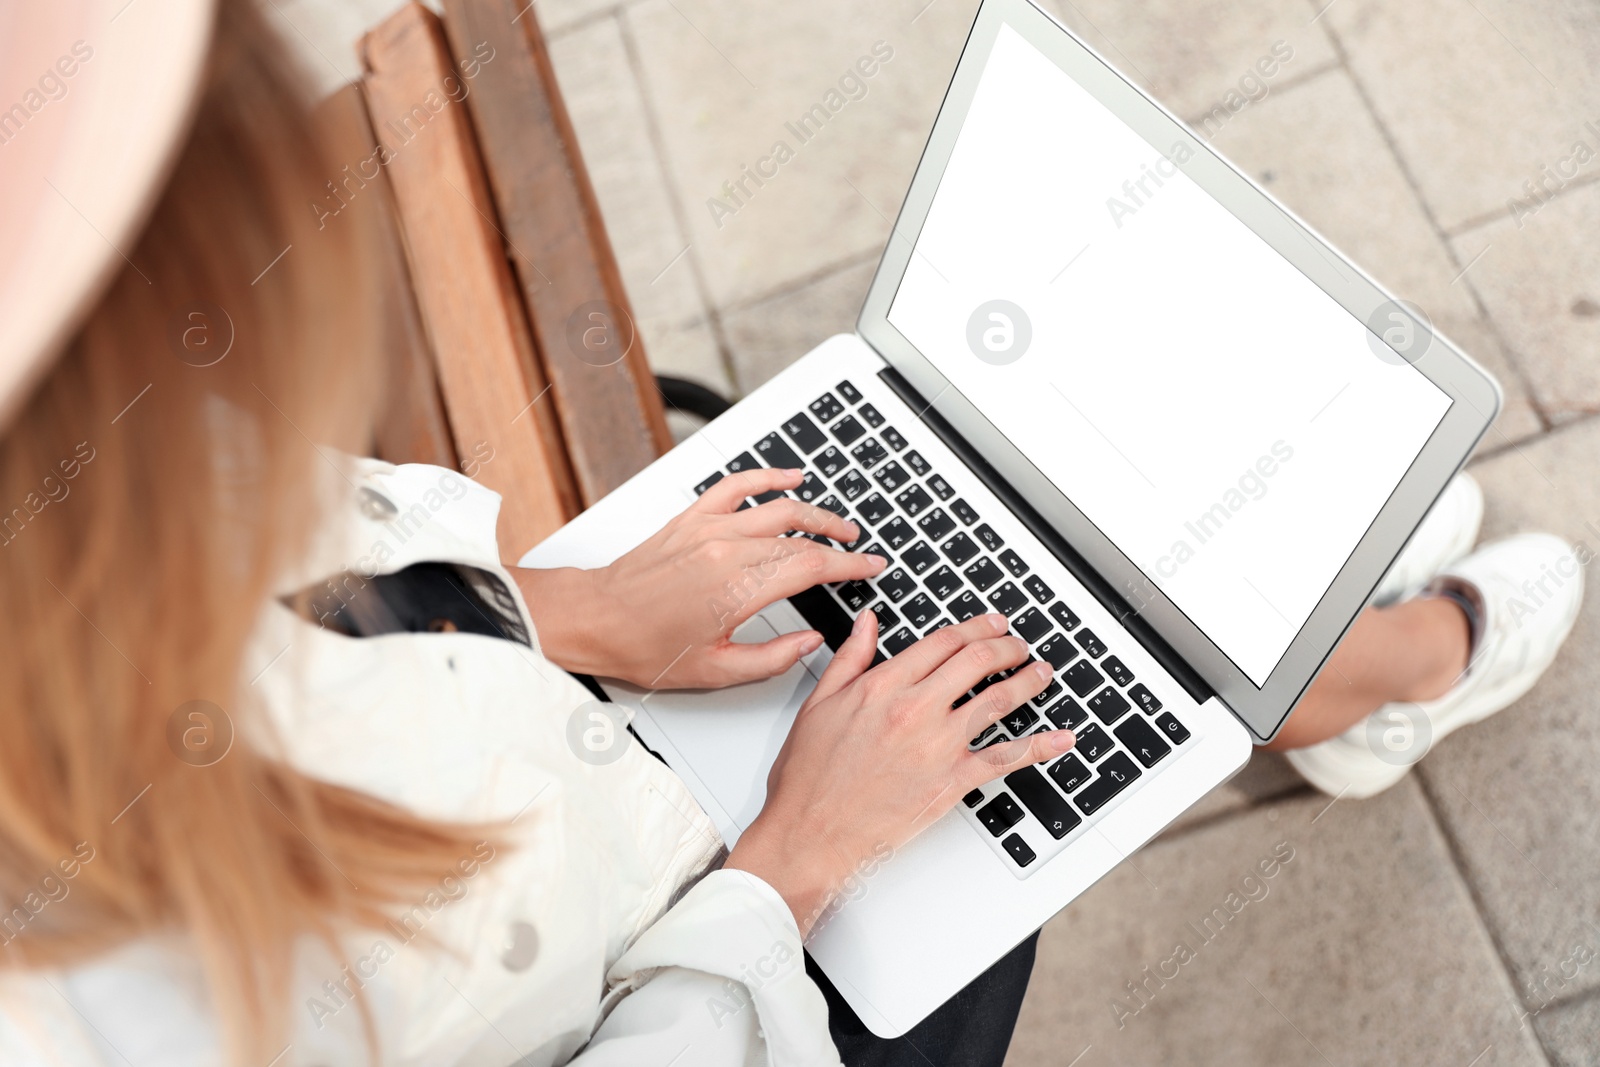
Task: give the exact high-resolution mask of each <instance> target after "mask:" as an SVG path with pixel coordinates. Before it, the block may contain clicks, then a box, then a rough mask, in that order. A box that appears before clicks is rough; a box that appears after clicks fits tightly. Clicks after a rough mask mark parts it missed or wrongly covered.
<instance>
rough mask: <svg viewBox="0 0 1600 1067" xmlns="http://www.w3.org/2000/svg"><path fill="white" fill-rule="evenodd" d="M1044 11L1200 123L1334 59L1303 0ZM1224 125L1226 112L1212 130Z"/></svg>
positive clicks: (1091, 2)
mask: <svg viewBox="0 0 1600 1067" xmlns="http://www.w3.org/2000/svg"><path fill="white" fill-rule="evenodd" d="M1041 6H1043V7H1045V8H1047V9H1048V10H1051V12H1052V14H1055V15H1056V17H1057V18H1059V19H1060V20H1061V21H1062V22H1063V23H1064V24H1065V25H1067V26H1069V27H1071V28H1072V29H1073V30H1074V31H1075V32H1077V33H1078V34H1079V35H1080V36H1082V37H1083V39H1084V40H1085V41H1087V42H1088V43H1089V45H1090V46H1091V47H1092V48H1094V49H1095V50H1096V51H1097V52H1099V53H1100V54H1101V55H1102V56H1104V57H1105V58H1106V59H1107V60H1108V61H1110V62H1111V63H1112V64H1114V65H1115V66H1116V67H1117V68H1118V69H1119V70H1121V71H1122V73H1123V74H1125V75H1127V76H1128V77H1129V78H1132V79H1133V80H1134V81H1136V82H1138V83H1139V85H1140V87H1141V88H1143V89H1144V90H1145V91H1146V92H1149V93H1150V94H1151V95H1152V96H1154V97H1156V98H1157V99H1158V100H1160V101H1161V102H1162V103H1163V104H1166V105H1167V107H1168V108H1170V109H1171V110H1172V111H1173V112H1174V113H1176V114H1177V115H1178V116H1179V117H1181V118H1183V119H1184V120H1185V121H1191V122H1195V123H1196V124H1197V125H1199V120H1200V119H1201V117H1202V116H1206V115H1210V114H1213V109H1215V108H1218V107H1221V108H1224V109H1225V111H1226V113H1227V114H1228V115H1230V116H1231V115H1232V114H1234V105H1235V104H1240V105H1242V106H1245V107H1248V106H1250V105H1249V102H1250V101H1252V100H1256V99H1260V98H1263V97H1265V96H1268V95H1270V94H1271V93H1272V92H1273V91H1274V90H1275V89H1276V88H1277V87H1279V86H1282V85H1286V84H1289V83H1291V82H1293V81H1294V80H1295V79H1297V78H1300V77H1303V76H1305V75H1306V74H1307V73H1309V72H1311V71H1315V70H1318V69H1320V68H1323V67H1326V66H1328V65H1329V64H1330V63H1333V62H1335V60H1336V56H1335V53H1334V50H1333V46H1332V45H1331V43H1330V42H1329V40H1328V37H1327V34H1326V33H1324V32H1323V29H1322V27H1321V26H1318V25H1316V24H1313V23H1312V22H1311V21H1310V17H1311V12H1308V11H1307V10H1306V6H1305V0H1151V2H1147V3H1140V4H1129V3H1124V2H1122V0H1043V2H1042V4H1041ZM1278 42H1281V44H1280V45H1279V51H1278V53H1277V54H1276V55H1274V53H1273V45H1274V44H1275V43H1278ZM1258 63H1261V64H1263V65H1262V66H1261V67H1260V68H1259V69H1258V68H1257V66H1256V64H1258ZM1225 121H1227V120H1226V119H1224V118H1223V115H1222V113H1216V114H1214V116H1213V118H1212V124H1213V125H1214V126H1215V125H1217V124H1219V122H1225Z"/></svg>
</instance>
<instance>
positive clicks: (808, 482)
mask: <svg viewBox="0 0 1600 1067" xmlns="http://www.w3.org/2000/svg"><path fill="white" fill-rule="evenodd" d="M827 491H828V483H827V482H825V481H823V480H822V479H821V478H818V477H817V476H816V475H815V474H812V473H811V472H810V471H806V476H805V478H804V479H803V480H802V481H801V482H800V487H799V488H798V489H796V490H795V491H794V495H795V496H797V497H799V498H800V499H801V500H804V501H805V502H806V503H808V504H810V503H812V502H814V501H816V500H818V499H819V498H821V496H822V494H823V493H826V492H827Z"/></svg>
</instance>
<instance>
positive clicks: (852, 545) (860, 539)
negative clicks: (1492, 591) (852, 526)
mask: <svg viewBox="0 0 1600 1067" xmlns="http://www.w3.org/2000/svg"><path fill="white" fill-rule="evenodd" d="M856 528H857V529H858V530H860V531H861V533H860V534H859V535H858V536H857V537H856V539H855V540H854V541H846V542H845V543H844V546H843V547H844V550H845V551H846V552H854V551H855V550H856V549H858V548H860V547H861V546H862V545H864V544H866V541H867V538H868V537H870V536H872V531H871V530H869V529H868V528H867V527H866V526H863V525H860V524H858V525H857V527H856ZM867 551H869V552H872V551H876V552H877V554H878V555H880V556H882V557H883V558H884V559H888V558H889V553H888V552H886V551H884V550H883V549H881V548H878V547H877V546H876V545H874V546H873V547H872V548H870V549H868V550H867Z"/></svg>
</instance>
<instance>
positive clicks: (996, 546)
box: [957, 501, 1005, 552]
mask: <svg viewBox="0 0 1600 1067" xmlns="http://www.w3.org/2000/svg"><path fill="white" fill-rule="evenodd" d="M957 503H960V501H957ZM972 532H973V533H975V534H977V535H978V540H980V541H982V542H983V547H984V548H987V549H988V550H989V551H990V552H998V551H1000V550H1001V549H1002V548H1004V547H1005V542H1004V541H1002V540H1001V539H1000V535H999V534H997V533H995V532H994V527H993V526H990V525H989V524H988V523H984V524H983V525H982V526H980V527H978V528H977V529H976V530H973V531H972Z"/></svg>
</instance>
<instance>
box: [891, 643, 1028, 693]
mask: <svg viewBox="0 0 1600 1067" xmlns="http://www.w3.org/2000/svg"><path fill="white" fill-rule="evenodd" d="M1027 658H1028V642H1026V641H1024V640H1023V639H1022V638H1020V637H1015V636H1010V635H1007V636H1002V637H991V638H986V639H983V640H978V641H971V642H968V643H967V645H966V647H965V648H963V649H962V650H961V651H959V652H957V653H956V654H955V655H953V656H951V657H950V658H949V659H947V660H945V661H944V662H943V663H941V664H939V668H938V669H937V670H935V671H933V672H932V673H931V674H929V675H928V677H927V678H925V679H923V681H922V683H921V685H919V687H918V688H921V689H925V690H926V691H927V692H928V693H929V695H930V696H932V697H933V698H934V699H935V700H936V701H937V702H938V703H940V704H943V705H946V706H948V705H950V704H951V703H953V702H954V701H955V699H956V698H957V697H959V696H960V695H961V694H962V693H965V692H966V691H967V690H969V689H971V688H972V687H973V686H975V685H977V684H978V683H979V682H981V681H983V680H984V679H985V678H987V677H988V676H989V675H991V674H999V673H1000V672H1001V671H1006V670H1010V669H1011V668H1012V667H1015V666H1017V665H1018V664H1020V663H1022V662H1024V661H1025V660H1026V659H1027ZM991 688H995V687H992V686H991ZM1040 688H1041V689H1042V688H1044V687H1043V686H1040ZM1029 695H1030V696H1032V695H1033V694H1031V693H1030V694H1029Z"/></svg>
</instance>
